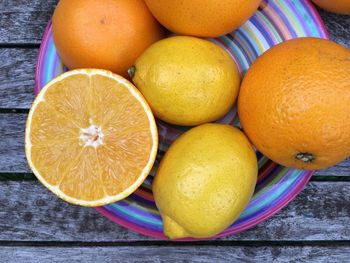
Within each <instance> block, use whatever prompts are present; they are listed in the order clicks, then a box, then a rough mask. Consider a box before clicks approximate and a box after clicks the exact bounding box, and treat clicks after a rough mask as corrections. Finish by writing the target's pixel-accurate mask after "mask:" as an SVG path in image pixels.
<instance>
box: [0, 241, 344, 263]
mask: <svg viewBox="0 0 350 263" xmlns="http://www.w3.org/2000/svg"><path fill="white" fill-rule="evenodd" d="M349 253H350V247H349V246H339V247H336V246H329V247H325V246H312V245H311V246H310V245H307V246H272V247H270V246H256V245H252V246H224V247H220V246H219V247H218V246H191V247H188V246H175V247H168V246H146V247H138V246H137V247H135V246H110V247H34V246H33V247H2V248H1V247H0V257H1V259H2V260H4V262H27V263H31V262H82V261H83V262H86V263H89V262H91V263H95V262H101V263H108V262H113V263H115V262H152V263H153V262H169V263H171V262H198V263H199V262H276V263H278V262H290V263H293V262H314V263H317V262H348V260H349Z"/></svg>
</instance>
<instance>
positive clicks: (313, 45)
mask: <svg viewBox="0 0 350 263" xmlns="http://www.w3.org/2000/svg"><path fill="white" fill-rule="evenodd" d="M238 113H239V117H240V120H241V123H242V125H243V130H244V131H245V132H246V134H247V135H248V137H249V139H250V140H251V141H252V142H253V144H254V145H255V146H256V147H257V148H258V149H259V150H260V151H261V152H262V153H263V154H265V155H266V156H267V157H269V158H270V159H272V160H273V161H275V162H277V163H280V164H282V165H285V166H289V167H295V168H300V169H307V170H316V169H323V168H326V167H330V166H332V165H335V164H336V163H338V162H340V161H342V160H343V159H345V158H346V157H347V156H349V155H350V118H349V116H350V115H349V114H350V50H349V49H347V48H345V47H343V46H341V45H339V44H336V43H334V42H332V41H329V40H324V39H319V38H298V39H294V40H289V41H287V42H284V43H282V44H279V45H277V46H275V47H273V48H271V49H270V50H268V51H267V52H266V53H264V54H263V55H262V56H261V57H259V58H258V59H257V60H256V62H255V63H254V64H253V65H252V67H251V68H250V69H249V71H248V73H247V75H246V76H245V78H244V80H243V83H242V86H241V91H240V95H239V100H238Z"/></svg>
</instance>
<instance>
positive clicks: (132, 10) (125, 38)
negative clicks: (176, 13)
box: [52, 0, 163, 76]
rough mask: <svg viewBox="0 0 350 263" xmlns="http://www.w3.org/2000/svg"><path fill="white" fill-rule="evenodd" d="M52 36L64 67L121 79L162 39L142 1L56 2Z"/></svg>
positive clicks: (80, 0) (76, 0) (158, 27)
mask: <svg viewBox="0 0 350 263" xmlns="http://www.w3.org/2000/svg"><path fill="white" fill-rule="evenodd" d="M52 33H53V38H54V42H55V45H56V47H57V51H58V53H59V55H60V57H61V59H62V61H63V62H64V64H65V65H66V66H67V67H68V68H70V69H76V68H101V69H107V70H111V71H113V72H115V73H118V74H121V75H123V76H127V69H128V68H129V67H130V66H131V65H132V64H133V63H134V62H135V60H136V58H137V57H138V56H139V55H140V54H141V53H142V52H143V51H144V50H145V49H146V48H147V47H148V46H149V45H151V44H152V43H154V42H155V41H157V40H159V39H161V38H162V36H163V30H162V27H161V26H160V25H159V23H158V22H157V21H156V20H155V18H153V16H152V14H151V13H150V12H149V10H148V9H147V6H146V5H145V3H144V1H143V0H118V1H114V0H74V1H71V0H60V1H59V3H58V5H57V8H56V10H55V12H54V15H53V18H52Z"/></svg>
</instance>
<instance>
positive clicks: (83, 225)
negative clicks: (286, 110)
mask: <svg viewBox="0 0 350 263" xmlns="http://www.w3.org/2000/svg"><path fill="white" fill-rule="evenodd" d="M0 193H1V195H0V241H6V240H10V241H71V242H79V241H83V242H130V241H144V240H152V238H148V237H145V236H142V235H139V234H136V233H133V232H131V231H129V230H127V229H125V228H123V227H120V226H118V225H116V224H115V223H113V222H111V221H109V220H108V219H106V218H105V217H104V216H102V215H100V214H99V213H98V212H97V211H95V210H94V209H92V208H84V207H79V206H73V205H70V204H68V203H66V202H64V201H62V200H60V199H59V198H57V197H56V196H55V195H54V194H52V193H51V192H49V191H48V190H46V188H44V187H43V186H42V185H41V184H40V183H39V182H36V181H26V182H19V181H16V182H14V181H6V182H0ZM349 203H350V182H332V183H328V182H311V183H310V184H309V185H308V186H307V187H306V188H305V189H304V191H302V192H301V193H300V194H299V195H298V196H297V197H296V198H295V199H294V200H293V201H292V202H291V203H290V204H289V205H288V206H287V207H286V208H284V209H283V210H281V211H280V212H279V213H277V214H276V215H274V216H273V217H272V218H270V219H268V220H267V221H265V222H263V223H261V224H259V225H258V226H256V227H255V228H253V229H251V230H248V231H246V232H243V233H240V234H237V235H233V236H230V237H227V238H225V239H224V240H246V241H249V240H252V241H259V240H260V241H273V240H277V241H312V240H337V241H342V240H349V236H350V225H349V221H350V206H349ZM0 250H1V248H0Z"/></svg>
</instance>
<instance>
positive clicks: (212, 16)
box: [145, 0, 261, 37]
mask: <svg viewBox="0 0 350 263" xmlns="http://www.w3.org/2000/svg"><path fill="white" fill-rule="evenodd" d="M145 2H146V4H147V6H148V8H149V9H150V10H151V12H152V14H153V15H154V16H155V17H156V18H157V19H158V21H159V22H160V23H161V24H162V25H164V26H165V27H166V28H168V29H169V30H170V31H172V32H175V33H178V34H181V35H192V36H198V37H217V36H220V35H225V34H227V33H229V32H232V31H233V30H235V29H237V28H238V27H239V26H241V25H242V24H243V23H244V22H245V21H247V20H248V19H249V18H250V17H251V16H252V15H253V14H254V13H255V11H256V10H257V9H258V7H259V4H260V2H261V0H249V1H246V0H235V1H232V0H221V1H215V0H191V1H186V0H177V1H173V0H162V1H159V0H145Z"/></svg>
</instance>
